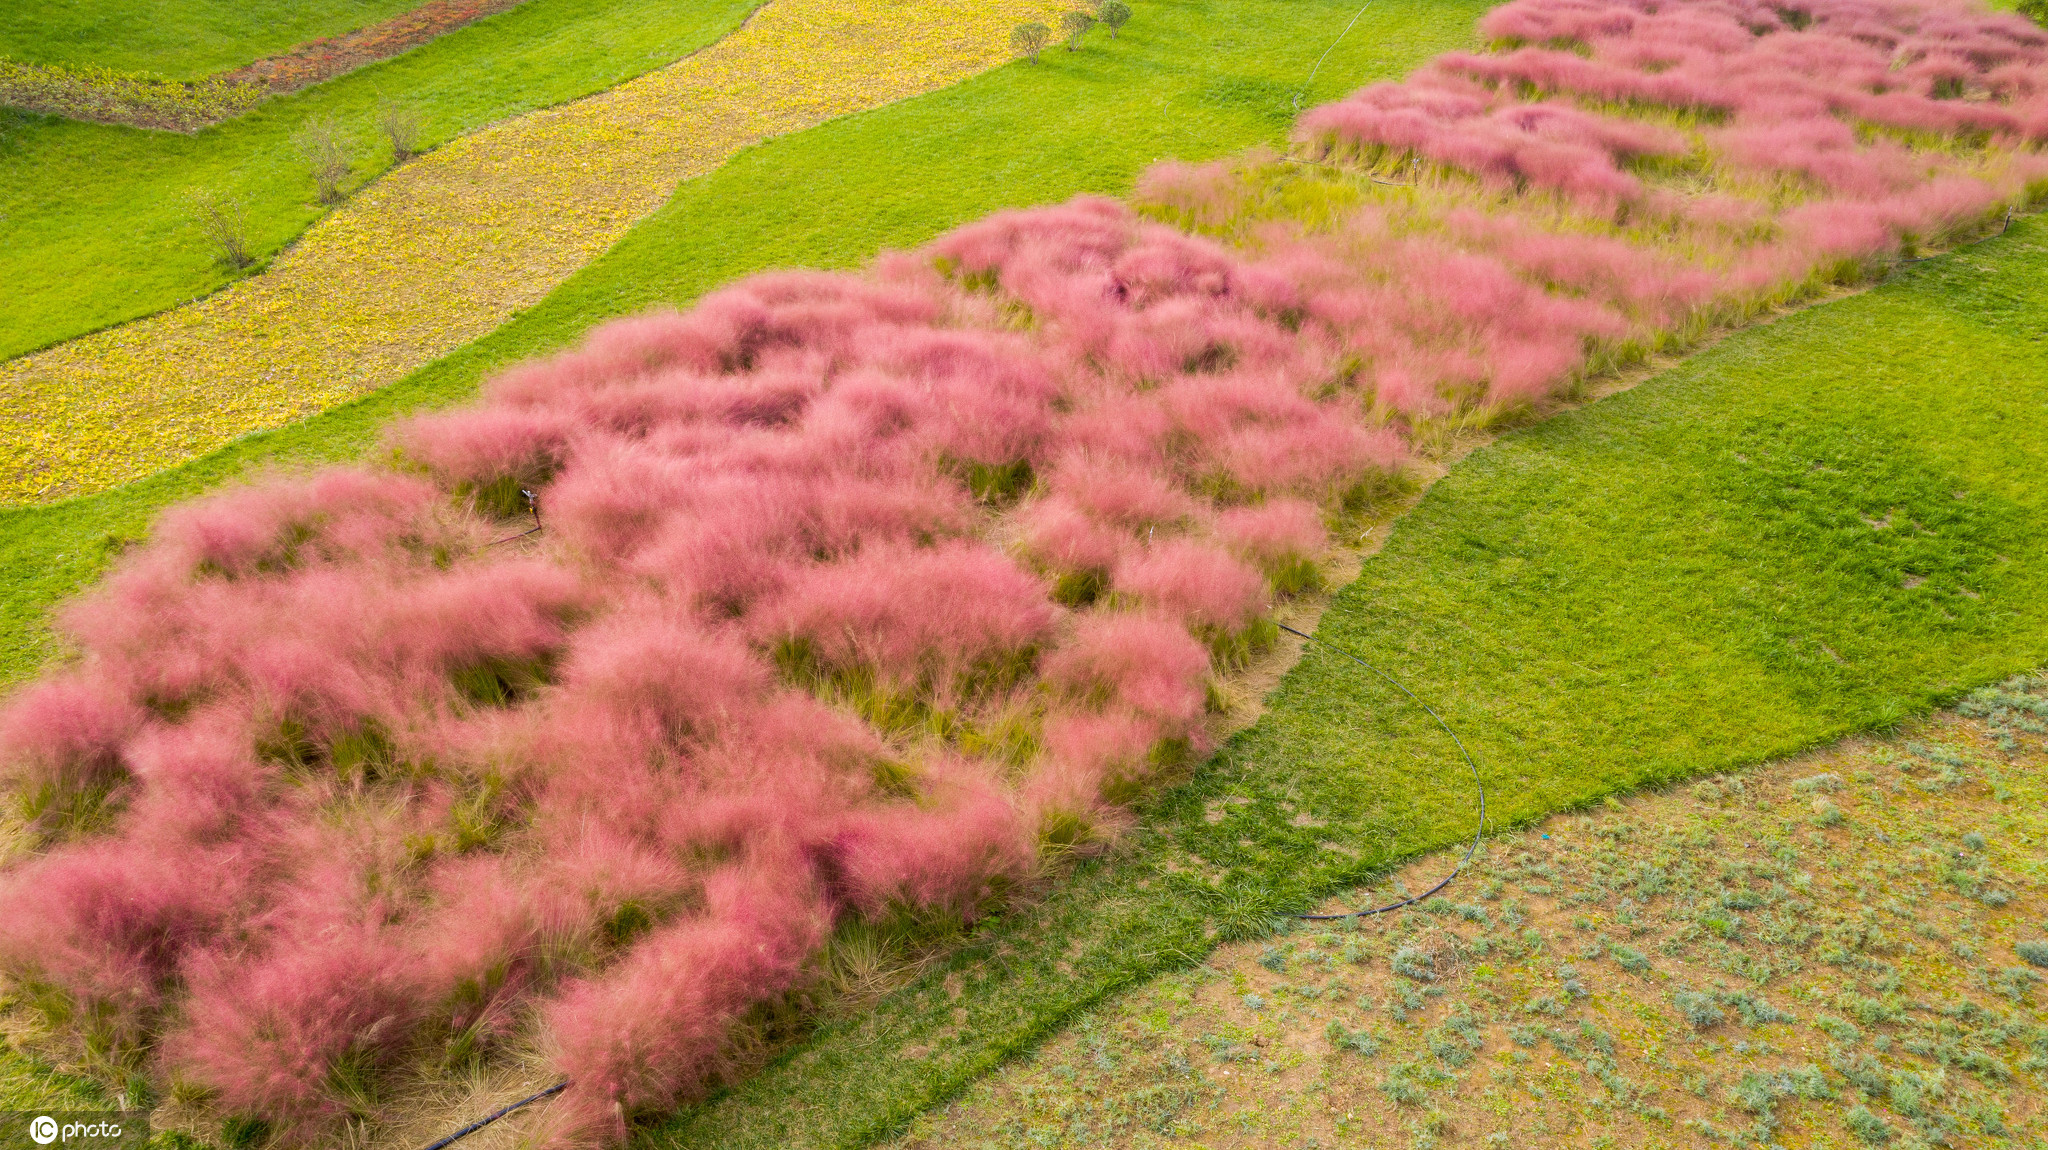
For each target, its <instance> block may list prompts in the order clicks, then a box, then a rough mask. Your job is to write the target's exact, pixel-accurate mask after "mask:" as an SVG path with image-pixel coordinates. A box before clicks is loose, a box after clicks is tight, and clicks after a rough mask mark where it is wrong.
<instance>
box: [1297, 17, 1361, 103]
mask: <svg viewBox="0 0 2048 1150" xmlns="http://www.w3.org/2000/svg"><path fill="white" fill-rule="evenodd" d="M1370 7H1372V0H1365V3H1363V4H1360V5H1359V6H1358V12H1357V14H1356V15H1354V16H1352V17H1351V23H1349V24H1346V25H1344V30H1343V31H1342V32H1339V33H1337V38H1336V39H1335V40H1332V41H1330V46H1329V47H1327V48H1325V49H1323V54H1322V55H1321V56H1320V57H1318V58H1317V59H1316V66H1315V67H1313V68H1311V69H1309V73H1308V79H1306V80H1303V81H1302V82H1301V87H1300V88H1299V89H1298V90H1296V91H1295V93H1294V110H1295V111H1296V112H1300V111H1301V98H1302V97H1303V96H1305V95H1307V94H1308V86H1309V85H1310V84H1313V83H1315V82H1316V73H1317V72H1320V71H1322V70H1323V61H1324V60H1327V59H1329V58H1330V53H1332V52H1335V51H1336V50H1337V45H1339V44H1341V43H1343V42H1344V37H1346V36H1349V35H1351V30H1352V29H1353V28H1355V27H1357V26H1358V19H1359V17H1360V16H1363V15H1365V10H1366V9H1367V8H1370Z"/></svg>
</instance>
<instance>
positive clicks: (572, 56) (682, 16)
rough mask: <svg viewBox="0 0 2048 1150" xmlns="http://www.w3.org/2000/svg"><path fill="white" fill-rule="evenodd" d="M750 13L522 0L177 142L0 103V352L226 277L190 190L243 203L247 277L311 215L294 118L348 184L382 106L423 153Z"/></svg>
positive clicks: (673, 52) (690, 0)
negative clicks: (348, 164)
mask: <svg viewBox="0 0 2048 1150" xmlns="http://www.w3.org/2000/svg"><path fill="white" fill-rule="evenodd" d="M756 4H757V0H529V2H528V3H525V4H522V5H520V6H519V7H517V8H514V9H512V10H511V11H509V12H504V13H501V14H499V15H496V16H492V17H488V18H486V19H483V20H479V21H477V22H476V23H474V24H470V25H467V26H466V27H463V28H460V29H457V30H456V31H453V32H450V33H448V34H447V35H445V36H442V37H440V38H438V39H436V40H434V41H433V42H432V43H429V44H424V45H421V46H420V47H418V48H416V49H414V50H412V51H410V52H407V53H405V54H403V55H400V56H396V57H393V58H392V59H389V60H385V61H383V62H381V63H378V64H374V65H371V66H369V67H367V68H363V69H360V70H358V71H355V72H352V73H350V74H348V75H346V76H342V77H339V78H337V79H335V80H332V81H330V82H328V83H325V84H321V85H318V86H317V87H313V88H308V89H306V90H304V91H301V92H297V93H294V94H292V95H289V96H282V97H278V98H276V99H273V100H269V101H266V102H265V103H263V104H262V105H260V106H258V107H257V108H256V109H254V110H253V111H251V112H249V113H248V114H247V115H244V116H241V117H238V118H237V119H235V120H233V121H230V122H228V123H225V124H221V125H219V126H217V127H214V128H209V129H206V130H205V131H202V132H198V133H195V134H193V135H190V136H185V135H179V134H176V133H171V132H152V131H144V130H142V129H139V128H122V127H113V126H110V125H105V124H86V123H80V122H77V121H74V120H63V119H58V118H56V117H40V116H31V115H28V114H26V113H21V112H16V111H11V110H7V109H0V283H5V284H6V285H7V306H6V307H5V308H0V359H4V358H7V357H11V356H15V355H19V354H21V353H23V352H26V351H30V350H32V349H35V348H39V347H44V346H47V345H49V344H52V343H56V342H58V341H60V340H65V339H71V338H73V337H76V336H79V335H82V334H84V333H86V332H90V331H95V330H98V329H100V328H103V327H108V326H111V325H113V324H116V323H120V322H122V321H125V320H130V319H134V318H135V317H137V316H142V315H148V314H150V313H152V312H157V311H162V310H163V309H165V308H167V307H171V306H173V305H176V304H179V303H183V302H185V301H187V300H190V299H193V298H196V297H198V296H201V295H204V294H206V293H208V292H210V291H213V290H215V289H216V288H219V287H220V286H222V285H223V284H226V283H228V282H230V281H232V280H233V279H235V278H237V275H238V274H239V273H236V272H233V271H231V270H229V269H228V268H226V267H225V266H224V265H222V264H221V263H219V262H218V261H217V259H216V256H215V252H214V249H213V248H212V247H211V245H210V244H209V242H208V241H207V240H206V238H205V236H204V234H203V233H202V231H201V229H200V226H199V221H198V216H197V214H196V213H195V211H194V209H193V206H192V203H191V198H190V197H191V194H192V193H193V192H194V191H195V190H205V191H208V192H211V193H213V194H215V195H217V196H220V197H222V198H223V199H227V200H231V201H238V202H240V203H241V204H242V205H243V207H244V209H245V211H246V216H247V226H248V231H249V239H250V242H251V250H252V251H253V252H254V253H255V254H256V255H257V256H258V257H259V259H258V263H257V265H256V268H254V269H252V270H261V268H262V266H263V263H264V261H266V260H268V259H269V258H270V257H272V256H274V255H275V254H276V253H277V252H278V251H279V250H280V249H282V248H283V247H284V246H285V245H286V244H287V243H289V242H290V241H292V240H293V239H294V238H296V237H297V236H298V235H299V234H300V233H301V232H303V231H305V229H306V228H307V226H309V225H310V224H312V223H313V221H314V220H316V219H318V218H320V217H321V216H322V215H323V214H325V212H326V210H327V209H326V208H324V207H322V206H321V205H320V204H319V203H317V202H316V200H315V188H314V184H313V178H312V175H311V174H310V168H309V167H308V164H307V162H306V161H305V159H304V158H303V157H302V156H301V154H300V150H299V145H298V137H299V134H300V131H301V129H302V128H303V127H304V126H305V125H306V124H308V123H310V122H315V121H322V120H332V121H334V122H335V123H337V124H338V125H340V127H341V129H342V131H343V132H344V133H345V135H346V136H347V138H348V140H349V145H350V147H351V148H352V149H353V150H354V153H355V155H356V157H357V159H356V163H355V166H354V172H353V175H352V176H351V178H350V179H349V180H348V181H347V184H346V186H347V187H349V188H351V189H353V188H357V187H360V186H361V185H362V184H364V183H367V182H368V181H370V180H372V179H374V178H375V177H377V176H378V175H380V174H382V173H383V172H384V171H385V170H386V169H387V168H388V167H389V166H390V163H391V148H390V145H389V144H388V143H385V142H384V141H383V139H382V137H381V135H380V134H379V132H378V128H377V117H378V115H379V110H380V108H381V107H382V106H383V105H384V104H385V103H386V102H387V101H389V102H396V103H401V104H404V105H407V106H409V107H412V108H414V109H416V110H418V111H419V112H420V113H421V114H422V115H423V116H424V126H423V129H422V137H421V143H422V145H423V146H438V145H440V144H443V143H446V142H447V141H449V140H452V139H454V138H455V137H457V136H461V135H464V134H466V133H468V132H472V131H475V130H476V129H477V128H480V127H482V126H483V125H485V124H489V123H493V122H495V121H498V120H503V119H506V118H508V117H511V116H517V115H520V114H522V113H525V112H530V111H532V110H534V109H536V108H544V107H548V106H550V105H553V104H559V103H562V102H563V101H566V100H573V99H575V98H577V97H579V96H584V95H588V94H590V93H592V92H597V91H602V90H603V89H606V88H610V87H612V86H614V85H616V84H619V83H621V82H623V81H625V80H628V79H631V78H632V77H634V76H638V75H640V74H642V73H644V72H648V71H652V70H653V69H656V68H659V67H661V66H663V65H665V64H669V63H672V62H674V61H675V60H676V59H678V58H679V57H682V56H685V55H687V54H689V53H691V52H693V51H695V50H697V49H699V48H702V47H703V46H704V45H706V44H709V43H711V42H713V41H715V40H717V39H718V38H719V37H721V36H724V35H725V34H726V33H727V32H730V31H731V30H732V29H733V28H735V27H737V26H738V25H739V23H740V21H741V20H743V19H745V17H746V15H747V13H749V12H750V11H752V10H753V9H754V7H755V6H756ZM278 46H279V47H283V46H284V45H278ZM252 58H253V57H252Z"/></svg>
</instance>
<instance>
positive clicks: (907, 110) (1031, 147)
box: [0, 0, 1486, 682]
mask: <svg viewBox="0 0 2048 1150" xmlns="http://www.w3.org/2000/svg"><path fill="white" fill-rule="evenodd" d="M549 2H550V0H533V4H534V6H538V5H541V4H545V3H549ZM1133 7H1135V8H1136V9H1137V15H1136V17H1135V18H1134V19H1133V20H1132V21H1131V23H1130V24H1129V25H1128V26H1127V27H1125V28H1124V30H1123V32H1122V34H1121V36H1120V37H1119V38H1118V39H1117V40H1115V41H1114V42H1112V41H1110V40H1108V39H1107V38H1106V37H1103V36H1102V35H1100V34H1099V33H1097V34H1095V35H1093V36H1091V37H1090V39H1089V41H1088V45H1087V47H1085V48H1083V49H1082V50H1081V51H1079V52H1073V53H1069V52H1065V51H1060V50H1054V51H1049V52H1047V53H1046V54H1045V57H1044V61H1045V62H1044V63H1042V64H1039V65H1037V66H1032V65H1027V64H1013V65H1010V66H1008V67H1005V68H1000V69H997V70H996V71H994V72H990V73H986V74H984V75H982V76H979V77H976V78H974V79H972V80H969V81H967V82H966V83H964V84H960V85H958V86H956V87H953V88H949V89H946V90H944V91H941V92H936V93H933V94H931V95H928V96H923V97H919V98H917V99H913V100H906V101H903V102H901V103H898V104H893V105H890V106H889V107H886V108H880V109H875V110H873V111H870V112H866V113H862V114H860V115H856V116H849V117H845V118H843V119H840V120H835V121H832V122H830V123H827V124H823V125H820V126H818V127H816V128H813V129H810V130H808V131H804V132H799V133H795V134H792V135H790V136H785V137H782V138H780V139H777V140H773V141H769V142H767V143H764V144H762V145H759V146H757V147H755V148H752V149H749V150H748V151H746V152H743V153H742V154H740V155H739V156H737V157H735V158H734V159H733V160H732V161H731V162H730V163H728V164H727V165H725V166H724V167H722V168H720V169H719V170H718V171H716V172H714V173H711V174H710V175H707V176H705V177H703V178H701V179H697V180H691V181H688V182H686V183H684V184H683V185H682V187H681V188H680V189H679V190H678V191H677V193H676V195H675V197H674V199H673V200H672V201H671V202H670V203H669V204H668V205H667V206H665V207H664V208H663V209H661V210H660V211H659V212H657V213H656V214H655V215H653V216H651V217H649V218H648V219H647V220H645V221H643V222H642V223H641V224H640V225H639V226H638V227H637V228H635V229H634V231H633V232H632V233H631V234H629V235H628V236H627V237H626V239H624V240H623V241H621V242H620V244H619V245H618V246H617V247H616V248H614V249H613V250H612V251H611V252H609V253H607V254H606V255H605V256H604V257H603V258H601V259H600V260H598V261H597V262H595V263H594V264H592V265H591V266H590V267H588V268H586V269H584V270H583V271H582V272H580V273H578V274H577V275H576V276H574V277H572V278H571V279H570V280H569V281H568V282H567V283H565V284H563V285H562V286H561V287H560V288H558V289H557V290H556V291H555V292H554V294H552V295H551V296H549V297H548V298H547V299H546V300H544V301H542V302H541V303H540V304H538V305H536V306H535V307H533V308H532V309H529V310H528V311H527V312H526V313H525V314H524V315H522V316H521V317H520V318H518V319H517V320H515V321H514V322H512V323H510V324H507V325H506V326H505V327H504V328H501V329H500V330H498V331H497V332H495V333H493V334H492V335H490V336H488V337H486V338H484V339H482V340H479V341H478V342H476V343H474V344H471V345H469V346H467V347H464V348H462V349H460V350H458V351H456V352H454V353H453V354H451V355H449V356H448V357H446V358H445V359H442V360H440V361H438V362H436V363H434V364H430V365H428V366H427V367H425V368H423V369H421V370H420V371H418V372H416V373H414V374H413V375H412V376H410V377H409V378H407V379H406V380H404V381H402V382H400V383H398V384H396V385H394V386H392V387H390V388H387V389H385V390H383V391H381V392H378V393H377V394H375V395H371V396H368V397H366V398H365V399H363V400H360V401H358V402H356V403H353V404H349V405H346V406H344V407H340V408H336V409H335V410H333V411H330V412H327V413H326V414H324V415H321V416H318V417H315V418H313V419H310V420H307V421H306V422H304V423H300V424H296V425H293V426H291V427H288V428H284V429H282V430H280V431H276V432H271V433H267V434H263V435H256V436H251V437H250V438H248V439H246V440H242V441H240V442H238V443H236V444H233V445H231V446H229V447H227V448H225V449H223V450H222V451H220V452H217V453H215V454H213V455H211V456H207V457H205V458H202V459H199V460H196V461H194V462H193V463H191V464H188V465H186V466H183V467H179V468H175V469H172V470H170V471H167V472H165V473H164V474H162V475H159V476H155V477H152V478H150V479H146V480H142V481H140V482H138V483H135V484H132V485H130V486H128V487H125V488H122V489H119V490H117V491H112V492H107V493H104V494H101V495H95V496H90V497H87V498H84V499H80V500H76V501H73V502H70V503H63V504H57V505H53V506H48V507H33V508H17V509H11V510H5V511H0V588H4V591H0V594H4V596H5V598H4V600H0V682H6V681H8V680H12V679H18V678H20V677H22V676H24V675H27V674H29V673H31V672H33V670H34V669H35V667H36V665H37V664H38V663H39V662H40V661H41V660H42V658H43V657H44V655H45V653H46V651H47V649H48V645H47V632H46V631H45V629H44V623H43V620H44V618H45V616H46V613H47V612H48V610H49V607H50V605H51V604H52V603H53V602H55V601H56V600H57V599H59V598H61V597H62V596H64V595H67V594H70V593H71V592H73V591H75V590H76V589H77V588H79V587H80V586H82V585H83V584H84V583H86V582H87V581H89V580H90V579H91V578H92V577H93V576H95V575H96V574H97V573H98V572H99V570H100V569H101V568H102V567H103V566H104V563H105V558H106V554H107V547H106V546H105V544H106V541H107V540H108V539H109V538H110V537H112V538H124V537H133V536H135V535H138V534H140V533H141V532H142V531H143V530H144V529H145V528H146V526H147V524H148V522H149V520H150V518H151V516H153V515H154V513H155V512H156V510H157V509H158V508H161V507H162V506H164V505H165V504H166V503H169V502H172V501H173V500H177V499H182V498H186V497H188V496H190V495H192V494H194V493H196V492H198V491H202V490H204V489H206V488H207V487H210V486H212V485H214V484H216V483H219V482H221V481H222V480H223V479H224V478H227V477H229V476H232V475H234V474H237V473H238V472H240V471H241V470H242V469H244V468H246V467H249V466H251V465H254V464H259V463H262V462H265V461H272V460H327V459H341V458H348V457H351V456H354V455H355V454H357V453H358V452H360V451H361V450H362V449H363V448H364V446H365V445H367V444H369V443H371V442H373V441H374V440H375V438H376V435H377V433H378V429H379V428H380V427H381V426H382V425H383V424H384V423H385V422H386V421H387V420H388V419H390V418H391V416H393V415H394V414H396V413H399V412H403V411H406V410H408V409H411V408H414V407H417V406H420V405H422V404H440V403H448V402H453V401H457V400H460V399H463V398H465V397H467V396H468V395H469V394H470V393H471V392H472V391H473V390H474V388H475V386H476V384H477V382H478V381H479V380H480V379H481V378H482V377H483V376H484V375H485V374H487V373H488V372H489V371H490V370H491V369H493V368H495V367H497V366H500V365H503V364H506V363H509V362H512V361H514V360H518V359H521V358H524V357H526V356H529V355H534V354H539V353H541V352H544V351H548V350H551V349H554V348H558V347H560V346H562V345H564V344H567V343H570V342H573V341H574V340H575V339H576V338H577V337H578V336H579V335H581V334H582V332H584V331H585V330H586V329H588V328H589V327H590V326H591V325H592V324H595V323H597V322H599V321H601V320H604V319H606V318H609V317H612V316H616V315H620V314H624V313H628V312H632V311H638V310H640V309H642V308H645V307H647V306H649V305H650V304H653V303H656V302H662V301H667V302H674V303H685V302H687V301H689V300H691V299H694V298H695V297H696V296H698V295H700V294H702V293H703V292H705V291H708V290H710V289H711V288H714V287H717V286H718V285H720V284H723V283H727V282H729V281H731V280H733V279H735V278H737V277H739V276H742V275H745V274H747V273H748V272H753V271H759V270H761V269H763V268H771V267H793V266H796V267H840V266H847V265H851V264H856V263H859V262H860V261H862V260H864V259H866V258H868V257H869V256H871V255H873V254H874V253H875V252H876V251H877V250H878V249H880V248H883V247H886V246H907V245H911V244H915V243H919V242H921V241H923V240H926V239H929V238H931V237H932V236H933V235H936V234H937V233H939V232H941V231H943V230H945V229H947V228H949V227H952V226H954V225H955V224H959V223H963V222H966V221H968V220H971V219H974V218H976V217H978V216H981V215H984V214H986V213H987V212H989V211H991V210H994V209H996V208H1000V207H1006V206H1011V205H1019V204H1032V203H1044V202H1047V201H1054V200H1059V199H1063V198H1065V197H1067V196H1069V195H1072V194H1073V193H1075V192H1078V191H1100V192H1123V191H1125V190H1128V188H1129V187H1130V183H1131V179H1132V177H1133V176H1134V175H1135V174H1136V173H1137V172H1138V170H1139V169H1141V168H1142V167H1144V166H1145V165H1147V164H1149V163H1151V162H1152V161H1153V160H1154V159H1155V158H1158V157H1162V156H1181V157H1187V158H1201V157H1210V156H1216V155H1221V154H1224V153H1228V152H1232V151H1235V150H1237V149H1240V148H1243V147H1245V146H1248V145H1250V144H1254V143H1258V142H1262V141H1278V140H1280V139H1282V138H1283V137H1284V135H1285V133H1286V130H1287V126H1288V124H1289V123H1290V122H1291V121H1292V117H1293V104H1292V98H1291V97H1292V92H1293V87H1291V86H1290V85H1293V86H1298V85H1299V83H1300V78H1301V77H1304V76H1306V75H1307V74H1308V72H1309V70H1310V68H1311V67H1313V66H1314V64H1315V60H1316V57H1317V55H1319V54H1320V53H1321V52H1322V51H1323V49H1324V48H1325V47H1327V46H1328V44H1329V38H1330V37H1332V36H1334V35H1336V33H1337V31H1338V30H1341V29H1342V28H1343V27H1344V24H1345V22H1346V21H1348V20H1349V19H1350V18H1351V16H1352V14H1353V13H1354V12H1355V11H1356V9H1355V8H1352V7H1350V0H1336V2H1332V0H1163V2H1144V3H1139V4H1135V5H1133ZM1485 7H1486V5H1485V3H1484V2H1483V0H1454V2H1453V0H1402V2H1400V3H1393V2H1387V3H1383V4H1375V5H1374V7H1373V8H1371V9H1369V10H1368V11H1367V12H1366V15H1365V17H1364V18H1363V19H1361V20H1360V21H1359V23H1358V26H1357V27H1356V28H1354V29H1353V30H1352V31H1351V34H1350V35H1349V36H1348V37H1346V38H1345V40H1344V41H1343V43H1342V44H1341V45H1339V47H1338V48H1337V49H1336V51H1334V52H1332V53H1331V55H1330V58H1329V60H1328V61H1327V62H1326V63H1325V64H1324V65H1323V69H1322V72H1321V74H1320V76H1319V77H1318V80H1317V83H1316V86H1315V88H1314V89H1313V90H1312V91H1311V92H1309V93H1308V94H1307V95H1306V96H1304V97H1303V104H1304V106H1306V105H1307V104H1309V103H1311V102H1314V101H1318V100H1329V99H1332V98H1334V97H1335V96H1337V95H1339V94H1341V93H1343V92H1345V91H1347V90H1349V89H1350V88H1353V87H1355V86H1357V85H1358V84H1359V83H1361V82H1363V81H1365V80H1368V79H1375V78H1381V77H1388V76H1398V75H1401V74H1404V73H1406V72H1407V71H1409V70H1410V69H1412V68H1413V67H1415V66H1416V65H1418V64H1420V63H1422V62H1423V61H1424V60H1427V59H1428V58H1429V57H1431V56H1433V55H1435V54H1437V53H1439V52H1442V51H1444V50H1445V49H1448V48H1453V47H1458V46H1460V45H1464V44H1467V43H1469V42H1470V39H1471V36H1472V22H1473V20H1474V19H1476V18H1477V16H1478V15H1479V13H1480V12H1482V11H1484V10H1485ZM525 11H527V9H521V10H520V12H525ZM516 14H517V13H515V15H516ZM489 23H491V22H490V21H486V22H485V24H489ZM484 26H485V25H483V24H480V25H473V26H472V27H471V28H469V29H465V30H464V32H465V33H467V32H474V31H476V30H477V29H479V28H482V27H484ZM458 35H460V34H458ZM453 38H454V37H449V38H448V39H450V40H452V39H453ZM439 46H440V45H439V44H438V43H437V44H436V45H434V46H432V47H434V48H438V47H439ZM406 59H411V57H407V58H406ZM402 62H403V61H402V60H401V61H393V63H394V64H396V63H402ZM344 82H346V81H344ZM263 114H268V112H267V110H266V111H265V112H262V113H259V115H263ZM75 127H84V126H83V125H75ZM0 179H4V177H0ZM7 226H9V225H8V224H7V223H6V221H0V230H4V229H5V228H6V227H7ZM81 226H83V225H81ZM7 258H8V257H7V256H6V255H4V254H0V265H4V263H5V262H6V259H7ZM4 322H5V320H4V319H0V324H4Z"/></svg>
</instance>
